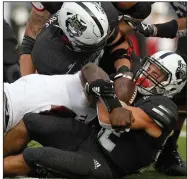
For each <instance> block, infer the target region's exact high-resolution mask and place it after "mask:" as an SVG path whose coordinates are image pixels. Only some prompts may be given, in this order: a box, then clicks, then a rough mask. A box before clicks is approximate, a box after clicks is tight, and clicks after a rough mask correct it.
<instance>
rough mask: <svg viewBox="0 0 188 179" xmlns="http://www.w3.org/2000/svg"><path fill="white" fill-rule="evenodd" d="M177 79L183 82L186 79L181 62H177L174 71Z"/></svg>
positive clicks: (184, 67)
mask: <svg viewBox="0 0 188 179" xmlns="http://www.w3.org/2000/svg"><path fill="white" fill-rule="evenodd" d="M176 77H177V79H181V80H182V81H181V82H184V81H185V80H186V79H187V70H186V65H185V64H183V63H182V61H181V60H179V61H178V68H177V70H176Z"/></svg>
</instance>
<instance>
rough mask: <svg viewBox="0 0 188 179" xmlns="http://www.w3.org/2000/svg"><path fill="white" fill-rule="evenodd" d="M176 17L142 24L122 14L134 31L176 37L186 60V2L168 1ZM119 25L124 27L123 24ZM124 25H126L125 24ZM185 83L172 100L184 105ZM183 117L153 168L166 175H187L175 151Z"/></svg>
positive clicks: (178, 47)
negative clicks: (161, 21) (162, 21)
mask: <svg viewBox="0 0 188 179" xmlns="http://www.w3.org/2000/svg"><path fill="white" fill-rule="evenodd" d="M170 5H171V7H172V8H173V10H174V12H175V14H176V16H177V19H173V20H171V21H169V22H166V23H161V24H144V23H142V22H140V21H138V20H136V19H134V18H132V17H130V16H126V15H125V16H124V19H125V21H126V22H127V23H128V24H129V25H130V26H131V27H132V28H133V29H134V30H136V31H138V32H140V33H141V34H143V35H144V36H146V37H162V38H175V37H178V38H179V39H178V46H177V50H176V53H178V54H179V55H181V56H182V57H183V58H184V60H185V61H187V37H186V36H187V2H170ZM122 24H123V22H122V23H121V27H122V28H125V27H124V25H125V24H124V25H122ZM125 26H126V25H125ZM186 94H187V88H186V85H185V87H184V89H183V90H182V92H181V93H179V94H177V95H176V96H174V99H173V101H174V102H175V103H176V104H177V105H180V106H186V98H187V95H186ZM184 121H185V117H184V118H183V119H180V120H179V121H178V123H177V127H176V130H175V132H174V134H173V135H172V136H171V137H170V138H169V140H168V141H167V145H166V147H165V150H164V151H163V152H162V153H161V155H160V157H159V160H158V162H157V163H156V166H155V168H156V169H157V170H158V171H160V172H164V173H166V174H168V175H183V176H186V175H187V167H186V164H185V162H183V161H182V159H181V157H180V156H179V154H178V152H177V139H178V137H179V135H180V131H181V129H182V126H183V123H184Z"/></svg>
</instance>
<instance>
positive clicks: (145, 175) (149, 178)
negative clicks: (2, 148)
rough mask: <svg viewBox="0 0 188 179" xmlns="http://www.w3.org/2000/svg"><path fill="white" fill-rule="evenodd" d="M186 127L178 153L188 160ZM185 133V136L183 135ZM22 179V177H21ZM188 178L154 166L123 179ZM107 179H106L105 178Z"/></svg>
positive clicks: (180, 139) (34, 143)
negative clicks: (159, 170) (158, 170)
mask: <svg viewBox="0 0 188 179" xmlns="http://www.w3.org/2000/svg"><path fill="white" fill-rule="evenodd" d="M185 132H186V126H184V127H183V130H182V135H181V136H180V137H179V140H178V146H179V147H178V151H179V153H180V155H181V157H182V159H183V160H186V159H187V141H186V136H185ZM183 133H184V134H183ZM28 147H39V144H37V145H36V142H35V141H31V142H30V143H29V145H28ZM19 178H20V177H19ZM186 178H187V177H177V176H176V177H172V176H166V175H163V174H160V173H158V172H156V171H155V170H154V169H153V167H152V166H150V167H148V168H146V169H144V170H142V171H141V174H135V175H129V176H126V177H124V178H123V179H186ZM104 179H106V178H104Z"/></svg>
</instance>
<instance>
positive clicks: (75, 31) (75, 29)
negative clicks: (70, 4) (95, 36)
mask: <svg viewBox="0 0 188 179" xmlns="http://www.w3.org/2000/svg"><path fill="white" fill-rule="evenodd" d="M65 23H66V27H67V32H68V33H69V35H70V37H80V36H81V35H82V34H83V32H84V31H85V30H86V29H87V26H84V25H83V24H85V22H84V21H83V20H81V19H80V20H79V19H78V14H75V15H73V16H72V17H69V18H68V19H67V20H66V22H65Z"/></svg>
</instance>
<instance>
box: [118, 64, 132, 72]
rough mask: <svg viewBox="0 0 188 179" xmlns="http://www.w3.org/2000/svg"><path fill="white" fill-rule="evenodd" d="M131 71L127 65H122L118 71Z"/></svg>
mask: <svg viewBox="0 0 188 179" xmlns="http://www.w3.org/2000/svg"><path fill="white" fill-rule="evenodd" d="M129 71H130V70H129V68H128V67H127V66H125V65H123V66H121V67H120V68H119V69H118V70H117V72H118V73H126V72H129Z"/></svg>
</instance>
